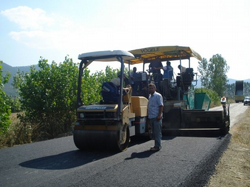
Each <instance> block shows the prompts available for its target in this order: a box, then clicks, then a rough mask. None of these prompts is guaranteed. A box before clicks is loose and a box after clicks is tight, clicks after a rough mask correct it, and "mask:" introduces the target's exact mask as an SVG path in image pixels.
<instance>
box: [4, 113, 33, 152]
mask: <svg viewBox="0 0 250 187" xmlns="http://www.w3.org/2000/svg"><path fill="white" fill-rule="evenodd" d="M17 114H18V113H12V114H11V116H10V120H11V124H10V126H9V128H8V131H7V132H6V133H4V135H2V136H1V137H0V149H1V148H6V147H12V146H14V145H21V144H25V143H31V128H30V126H29V125H26V124H23V123H21V122H20V120H19V119H18V118H17Z"/></svg>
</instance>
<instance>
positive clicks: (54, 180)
mask: <svg viewBox="0 0 250 187" xmlns="http://www.w3.org/2000/svg"><path fill="white" fill-rule="evenodd" d="M231 111H232V110H231ZM230 137H231V135H230V134H228V135H227V136H225V137H170V136H165V137H163V140H162V149H161V150H160V151H159V152H151V151H149V148H150V147H151V146H152V145H153V141H152V140H147V139H145V138H132V141H131V145H130V147H129V148H128V149H127V150H126V151H124V152H121V153H114V152H101V151H94V152H93V151H92V152H82V151H79V150H78V149H77V148H76V147H75V145H74V142H73V137H72V136H68V137H63V138H58V139H54V140H48V141H42V142H36V143H32V144H26V145H21V146H16V147H12V148H6V149H1V150H0V186H1V187H2V186H3V187H5V186H6V187H10V186H26V187H29V186H87V187H88V186H89V187H90V186H91V187H93V186H104V187H105V186H109V187H110V186H132V187H133V186H137V187H139V186H158V187H159V186H204V184H206V182H207V180H208V177H209V175H211V174H212V173H213V171H214V168H215V165H216V162H217V161H218V159H219V157H220V156H221V154H222V152H223V151H224V149H226V147H227V144H228V143H229V140H230Z"/></svg>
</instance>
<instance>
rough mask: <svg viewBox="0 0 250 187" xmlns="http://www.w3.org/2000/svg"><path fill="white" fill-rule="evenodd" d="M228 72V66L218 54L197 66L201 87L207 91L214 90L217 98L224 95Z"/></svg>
mask: <svg viewBox="0 0 250 187" xmlns="http://www.w3.org/2000/svg"><path fill="white" fill-rule="evenodd" d="M228 70H229V66H228V65H227V62H226V60H225V59H224V58H223V57H222V56H221V55H219V54H216V55H213V57H212V58H210V60H209V62H207V60H206V59H202V61H201V62H199V66H198V71H199V73H200V78H201V81H202V85H203V86H204V87H205V88H207V89H211V90H214V91H215V92H216V93H217V94H218V95H219V96H223V95H224V94H225V91H226V87H227V86H226V85H227V72H228Z"/></svg>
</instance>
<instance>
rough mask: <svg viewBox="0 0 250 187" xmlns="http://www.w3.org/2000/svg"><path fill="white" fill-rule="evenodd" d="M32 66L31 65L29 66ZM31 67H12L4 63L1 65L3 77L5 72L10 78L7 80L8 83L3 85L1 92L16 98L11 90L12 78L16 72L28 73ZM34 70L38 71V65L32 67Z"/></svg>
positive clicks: (12, 89)
mask: <svg viewBox="0 0 250 187" xmlns="http://www.w3.org/2000/svg"><path fill="white" fill-rule="evenodd" d="M31 66H32V65H31ZM31 66H19V67H12V66H10V65H8V64H6V63H4V62H3V63H2V70H3V75H5V72H9V73H10V75H11V77H10V79H9V82H8V83H7V84H5V85H4V88H3V91H4V92H5V93H6V94H7V95H10V96H17V93H16V90H15V89H14V88H13V86H12V83H13V81H14V78H13V77H14V76H15V75H16V73H17V71H18V70H19V71H21V72H29V71H30V67H31ZM34 66H35V68H36V69H39V67H38V65H34Z"/></svg>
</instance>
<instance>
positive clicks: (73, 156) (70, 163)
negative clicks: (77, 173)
mask: <svg viewBox="0 0 250 187" xmlns="http://www.w3.org/2000/svg"><path fill="white" fill-rule="evenodd" d="M149 140H150V139H149V137H146V136H144V137H143V136H141V137H132V138H131V142H130V144H129V147H132V146H135V145H138V144H142V143H145V142H147V141H149ZM115 154H119V152H117V151H112V150H111V151H107V150H88V151H80V150H72V151H68V152H64V153H60V154H57V155H50V156H44V157H40V158H35V159H32V160H29V161H26V162H22V163H20V164H19V165H20V166H22V167H27V168H34V169H45V170H63V169H70V168H75V167H79V166H82V165H85V164H88V163H91V162H93V161H97V160H101V159H104V158H107V157H110V156H113V155H115Z"/></svg>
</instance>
